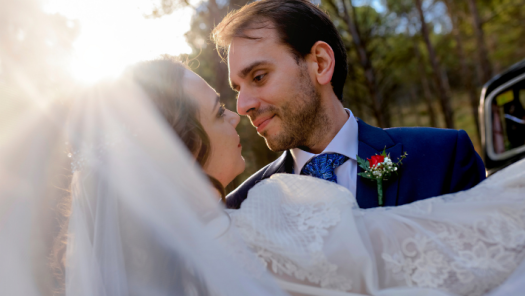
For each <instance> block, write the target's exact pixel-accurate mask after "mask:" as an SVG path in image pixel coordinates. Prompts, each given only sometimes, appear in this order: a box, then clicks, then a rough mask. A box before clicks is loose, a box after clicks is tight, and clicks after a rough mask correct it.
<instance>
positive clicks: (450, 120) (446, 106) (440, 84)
mask: <svg viewBox="0 0 525 296" xmlns="http://www.w3.org/2000/svg"><path fill="white" fill-rule="evenodd" d="M415 3H416V8H417V11H418V13H419V19H420V21H421V35H423V39H424V40H425V45H426V47H427V50H428V56H429V58H430V64H431V65H432V69H433V71H434V79H435V81H436V86H437V88H438V95H439V102H440V104H441V109H442V111H443V115H444V117H445V125H446V127H447V128H454V112H453V111H452V107H451V105H450V94H449V93H448V92H447V89H446V86H445V83H444V81H443V76H442V71H441V67H440V65H439V63H438V60H437V56H436V52H435V50H434V47H433V46H432V43H430V37H429V32H428V27H427V24H426V22H425V15H424V14H423V8H422V6H421V0H415Z"/></svg>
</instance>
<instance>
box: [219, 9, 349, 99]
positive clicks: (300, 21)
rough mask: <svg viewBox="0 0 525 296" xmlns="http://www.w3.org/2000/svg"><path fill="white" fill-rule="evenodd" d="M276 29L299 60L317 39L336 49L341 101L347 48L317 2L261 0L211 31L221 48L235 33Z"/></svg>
mask: <svg viewBox="0 0 525 296" xmlns="http://www.w3.org/2000/svg"><path fill="white" fill-rule="evenodd" d="M263 28H269V29H275V30H277V33H278V36H279V38H280V41H281V42H282V43H283V44H285V45H288V46H289V47H290V49H291V52H292V54H293V55H294V56H295V58H296V61H297V63H299V62H300V61H301V60H304V57H305V56H306V55H307V54H309V53H310V51H311V49H312V46H313V45H314V44H315V43H316V42H317V41H324V42H326V43H327V44H328V45H330V47H332V50H333V51H334V56H335V68H334V74H333V76H332V81H331V82H332V87H333V90H334V93H335V95H336V96H337V97H338V98H339V100H340V101H342V100H343V86H344V83H345V80H346V75H347V72H348V65H347V61H346V49H345V46H344V44H343V40H342V39H341V36H339V33H338V32H337V29H336V28H335V26H334V24H333V23H332V21H331V20H330V18H329V17H328V15H327V14H326V13H324V12H323V11H322V10H321V9H319V8H318V7H317V6H315V5H313V4H312V3H310V2H308V1H304V0H261V1H256V2H253V3H251V4H248V5H246V6H244V7H242V8H241V9H240V10H237V11H232V12H230V13H229V14H228V15H227V16H226V17H225V18H224V19H223V20H222V21H221V22H220V23H219V24H218V25H217V27H215V29H214V30H213V32H212V38H213V40H214V42H215V44H216V45H217V49H218V50H219V52H221V50H227V49H228V46H229V45H230V43H231V41H232V39H233V38H235V37H240V38H247V39H258V38H256V37H253V36H249V35H247V34H246V31H247V30H252V29H263Z"/></svg>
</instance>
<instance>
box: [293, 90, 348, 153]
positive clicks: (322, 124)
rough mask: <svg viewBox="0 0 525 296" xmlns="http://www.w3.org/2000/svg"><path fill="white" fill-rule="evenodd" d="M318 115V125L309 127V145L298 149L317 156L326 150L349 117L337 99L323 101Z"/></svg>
mask: <svg viewBox="0 0 525 296" xmlns="http://www.w3.org/2000/svg"><path fill="white" fill-rule="evenodd" d="M334 96H335V95H334ZM319 113H320V114H319V123H318V124H316V125H315V126H312V127H310V128H312V132H311V133H310V134H311V136H310V140H309V141H308V142H309V144H308V145H307V146H302V147H298V148H299V149H301V150H304V151H307V152H310V153H314V154H319V153H321V152H323V151H324V150H325V149H326V147H327V146H328V145H329V144H330V142H332V140H333V139H334V138H335V136H336V135H337V133H339V131H340V130H341V128H342V127H343V125H345V123H346V121H347V120H348V117H349V114H348V113H347V112H346V110H345V109H344V107H343V104H342V103H341V102H340V101H339V100H338V99H337V98H335V100H334V99H331V100H328V101H325V102H324V103H323V104H322V106H321V108H320V110H319Z"/></svg>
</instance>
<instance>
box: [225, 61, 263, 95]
mask: <svg viewBox="0 0 525 296" xmlns="http://www.w3.org/2000/svg"><path fill="white" fill-rule="evenodd" d="M269 64H270V62H268V61H255V62H253V63H251V64H250V65H248V66H246V67H244V69H242V70H241V71H239V74H238V75H239V77H241V78H242V79H244V78H245V77H246V76H247V75H248V74H250V72H251V71H253V69H254V68H255V67H258V66H263V65H269ZM230 87H231V88H232V89H233V90H234V91H239V86H238V85H237V84H235V83H233V82H232V81H231V80H230Z"/></svg>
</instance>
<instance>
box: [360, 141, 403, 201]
mask: <svg viewBox="0 0 525 296" xmlns="http://www.w3.org/2000/svg"><path fill="white" fill-rule="evenodd" d="M407 155H408V153H406V152H405V153H404V154H403V155H401V156H400V157H399V158H398V160H397V162H392V159H391V158H390V154H386V148H385V149H383V153H381V154H380V155H377V154H376V155H373V156H372V157H370V158H369V159H367V160H364V159H362V158H361V157H359V156H357V163H358V164H359V166H360V167H361V168H362V169H363V170H364V172H362V173H359V174H357V175H359V176H361V177H363V178H366V179H370V180H375V181H376V182H377V195H378V201H379V206H383V180H388V178H390V177H391V176H392V174H393V173H395V174H396V175H397V173H398V172H397V171H398V169H399V166H400V165H402V164H403V163H402V161H403V159H405V158H406V157H407Z"/></svg>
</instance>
